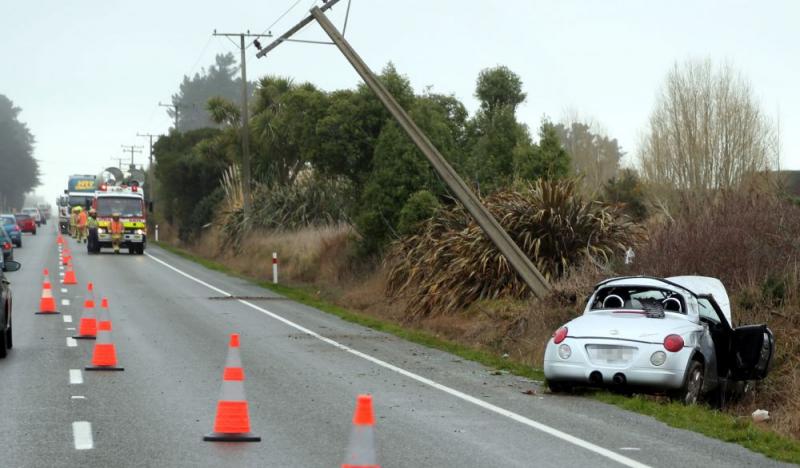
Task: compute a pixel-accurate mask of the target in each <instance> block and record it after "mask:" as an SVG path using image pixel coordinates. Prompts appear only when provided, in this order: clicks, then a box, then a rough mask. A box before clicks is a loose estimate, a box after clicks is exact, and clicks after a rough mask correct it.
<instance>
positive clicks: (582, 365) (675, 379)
mask: <svg viewBox="0 0 800 468" xmlns="http://www.w3.org/2000/svg"><path fill="white" fill-rule="evenodd" d="M561 344H566V345H568V346H569V347H570V349H571V350H572V353H571V355H570V356H569V358H567V359H562V358H561V357H560V356H559V354H558V346H560V345H561ZM561 344H559V345H555V344H553V340H552V339H551V340H550V341H549V342H548V344H547V348H546V350H545V358H544V374H545V377H546V378H547V379H548V380H552V381H558V382H569V383H574V384H576V385H591V386H606V385H620V384H625V385H629V386H638V387H648V388H661V389H675V388H680V387H681V386H683V382H684V375H685V373H686V366H687V363H688V362H689V359H690V358H691V355H692V349H691V348H688V347H685V348H683V349H682V350H681V351H679V352H677V353H671V352H666V351H665V350H664V347H663V346H662V345H661V344H655V343H640V342H629V341H621V340H592V341H590V342H587V341H585V340H578V339H573V338H567V339H566V340H564V342H563V343H561ZM588 344H600V345H621V346H630V347H634V348H636V351H635V352H634V355H633V357H632V358H631V359H630V360H629V361H627V362H620V363H613V364H608V363H600V362H596V361H595V362H593V361H592V360H591V359H590V358H589V355H588V352H587V350H586V345H588ZM657 351H662V352H665V353H666V356H667V357H666V361H665V362H664V364H662V365H660V366H655V365H653V364H652V363H651V362H650V357H651V356H652V354H653V353H655V352H657ZM619 376H622V377H619ZM615 377H616V379H615Z"/></svg>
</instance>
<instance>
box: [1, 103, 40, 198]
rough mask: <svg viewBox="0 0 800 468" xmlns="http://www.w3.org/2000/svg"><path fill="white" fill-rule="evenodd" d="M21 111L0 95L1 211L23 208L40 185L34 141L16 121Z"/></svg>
mask: <svg viewBox="0 0 800 468" xmlns="http://www.w3.org/2000/svg"><path fill="white" fill-rule="evenodd" d="M20 112H22V109H20V108H19V107H16V106H14V103H13V102H11V100H10V99H9V98H7V97H6V96H4V95H2V94H0V208H2V209H3V210H5V209H9V208H22V204H23V202H24V201H25V194H26V193H27V192H29V191H31V190H32V189H33V188H35V187H37V186H38V185H39V163H38V162H37V161H36V159H34V158H33V144H34V141H35V140H34V137H33V134H31V132H30V130H28V126H27V125H26V124H25V123H23V122H20V121H19V119H18V116H19V113H20Z"/></svg>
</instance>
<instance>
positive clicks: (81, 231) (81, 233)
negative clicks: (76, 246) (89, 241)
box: [78, 207, 88, 243]
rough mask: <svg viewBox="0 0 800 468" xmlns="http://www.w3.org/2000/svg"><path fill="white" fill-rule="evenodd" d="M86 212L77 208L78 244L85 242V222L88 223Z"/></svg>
mask: <svg viewBox="0 0 800 468" xmlns="http://www.w3.org/2000/svg"><path fill="white" fill-rule="evenodd" d="M87 218H88V216H86V211H84V210H83V208H81V207H78V243H81V242H86V222H87V221H88V219H87Z"/></svg>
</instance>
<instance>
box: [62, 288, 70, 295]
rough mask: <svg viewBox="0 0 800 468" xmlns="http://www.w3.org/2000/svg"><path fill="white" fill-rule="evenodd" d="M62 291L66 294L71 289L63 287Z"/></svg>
mask: <svg viewBox="0 0 800 468" xmlns="http://www.w3.org/2000/svg"><path fill="white" fill-rule="evenodd" d="M61 292H62V293H64V294H66V293H68V292H69V291H68V290H67V288H61Z"/></svg>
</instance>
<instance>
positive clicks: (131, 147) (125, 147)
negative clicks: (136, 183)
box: [120, 145, 142, 168]
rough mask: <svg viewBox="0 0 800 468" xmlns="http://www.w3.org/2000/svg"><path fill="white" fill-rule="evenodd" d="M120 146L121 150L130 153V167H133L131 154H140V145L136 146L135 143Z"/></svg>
mask: <svg viewBox="0 0 800 468" xmlns="http://www.w3.org/2000/svg"><path fill="white" fill-rule="evenodd" d="M120 146H122V151H123V152H125V153H127V152H130V153H131V167H132V168H133V167H135V166H134V163H133V154H134V153H139V154H141V153H142V147H141V146H137V145H120Z"/></svg>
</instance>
